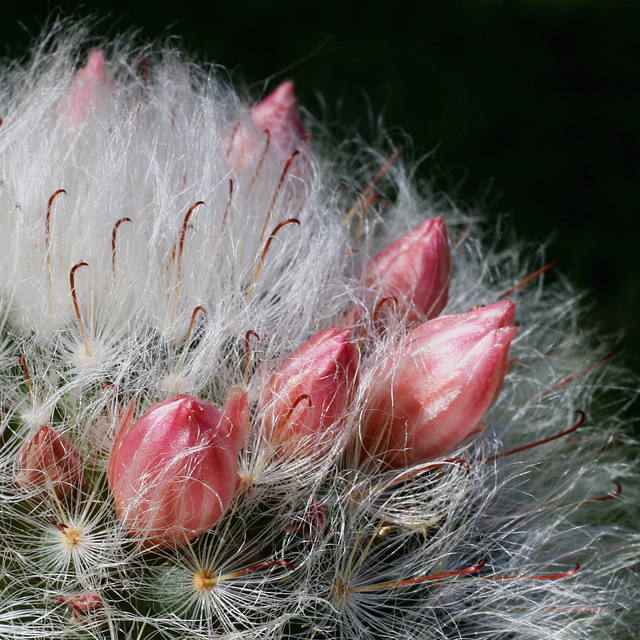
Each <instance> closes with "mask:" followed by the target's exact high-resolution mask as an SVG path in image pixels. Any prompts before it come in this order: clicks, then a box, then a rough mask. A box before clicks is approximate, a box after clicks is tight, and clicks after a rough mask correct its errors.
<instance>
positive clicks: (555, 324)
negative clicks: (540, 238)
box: [0, 23, 637, 640]
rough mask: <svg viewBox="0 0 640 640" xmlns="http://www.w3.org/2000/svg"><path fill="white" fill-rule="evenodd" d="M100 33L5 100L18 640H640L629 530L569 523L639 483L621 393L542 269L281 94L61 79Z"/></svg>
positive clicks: (0, 415) (13, 622)
mask: <svg viewBox="0 0 640 640" xmlns="http://www.w3.org/2000/svg"><path fill="white" fill-rule="evenodd" d="M83 28H84V27H83V25H78V24H77V23H71V29H67V30H65V27H64V26H63V25H62V26H59V27H57V29H56V30H54V32H53V35H52V36H50V37H49V38H45V39H44V40H43V42H42V43H41V44H40V45H39V47H40V48H39V49H37V50H36V53H35V55H34V62H33V63H32V67H31V68H30V70H29V71H28V74H29V76H28V77H29V79H30V81H29V82H28V83H24V82H23V80H24V77H25V73H26V72H19V71H17V67H11V68H10V69H9V70H7V71H6V72H5V74H4V75H3V76H2V82H0V86H2V87H4V86H7V87H9V89H7V91H6V95H5V90H4V89H2V92H0V227H2V229H3V233H4V235H3V241H4V242H5V250H4V251H3V252H2V253H1V254H0V276H1V277H0V301H1V303H2V304H3V305H4V308H3V313H2V314H0V317H1V318H2V320H0V334H1V335H0V362H2V363H3V367H0V427H1V429H0V437H1V439H2V444H3V447H2V449H1V450H0V496H1V498H2V509H0V529H2V531H3V541H2V544H3V546H2V552H1V553H0V563H1V565H0V591H1V592H2V594H3V598H2V600H0V637H2V638H5V637H6V638H8V639H10V640H17V639H18V638H21V639H24V638H35V637H47V638H70V637H91V638H95V639H98V640H134V639H136V640H156V639H159V638H163V639H165V640H173V639H181V640H182V639H184V638H190V639H191V638H196V639H198V640H212V639H215V640H235V639H236V638H243V639H248V640H263V639H267V638H299V639H300V640H303V639H304V638H309V639H311V638H316V639H318V640H319V639H321V638H325V639H328V638H341V639H344V640H350V639H352V638H354V639H355V638H357V639H358V640H378V639H380V638H409V637H411V638H416V640H448V639H450V638H451V639H453V638H459V637H461V636H464V637H474V638H478V640H482V639H485V640H488V639H489V638H497V637H507V636H508V637H512V636H513V637H515V635H517V634H518V633H520V631H521V630H522V632H523V634H524V635H526V637H528V638H532V639H533V638H540V639H542V638H550V637H559V635H562V637H563V638H564V637H567V638H568V639H570V640H579V639H582V638H585V637H593V636H594V635H595V634H597V633H600V632H601V630H602V629H605V628H606V629H607V633H609V632H610V635H611V637H614V635H615V634H617V633H618V631H625V630H629V629H631V628H632V625H630V624H629V620H631V619H632V617H633V616H627V615H626V613H625V615H623V614H622V613H619V612H621V611H625V612H626V611H627V609H628V610H629V611H631V610H632V607H633V599H634V597H635V592H634V590H633V588H632V586H631V585H632V584H633V578H632V577H631V572H630V571H629V567H630V566H631V565H632V564H633V562H632V558H633V553H634V552H635V551H637V534H634V533H633V532H632V525H631V526H629V527H627V528H625V526H623V525H622V524H618V525H616V527H607V526H606V525H602V524H597V525H596V526H594V527H591V526H590V525H588V524H585V522H584V517H583V516H582V514H583V513H586V514H587V515H588V516H593V517H594V518H597V517H598V514H599V513H600V512H599V510H600V509H602V507H601V505H602V503H604V502H605V501H609V500H611V499H612V498H614V497H615V498H618V497H619V496H620V497H621V499H624V495H621V494H622V480H624V484H625V486H627V485H629V486H631V487H634V486H636V485H637V474H636V473H635V472H634V470H633V468H632V465H631V464H624V463H622V462H620V459H619V457H617V456H619V455H620V454H619V453H618V452H615V451H613V452H609V451H608V450H607V447H606V445H607V444H609V445H614V444H616V443H617V442H618V441H621V442H622V441H623V439H622V436H621V435H619V434H620V433H621V430H620V424H619V422H620V420H619V418H618V415H617V414H615V412H614V415H613V417H612V418H611V419H610V420H609V421H608V422H606V425H607V427H606V432H607V434H606V442H604V441H603V439H604V438H605V436H603V435H602V433H601V431H600V430H599V429H596V428H595V427H594V426H593V425H592V424H591V422H592V421H588V419H587V416H586V415H585V412H586V410H587V409H588V407H589V404H590V403H591V402H592V400H593V398H594V397H597V392H598V391H599V390H600V389H601V388H604V387H605V386H606V384H610V390H611V389H615V390H617V389H618V388H619V387H620V385H619V384H618V382H617V380H616V379H615V378H614V377H610V376H612V375H613V374H610V373H609V371H608V368H607V367H606V366H605V365H606V364H608V362H609V360H608V357H604V358H603V357H602V355H601V354H600V352H599V351H598V350H597V349H596V350H595V351H594V350H593V348H592V347H591V346H590V345H586V346H585V345H583V344H582V343H581V341H580V339H579V337H578V336H577V335H575V330H574V327H575V325H576V324H577V317H578V307H577V305H576V304H575V301H574V300H573V299H572V298H571V296H570V295H569V292H568V291H559V290H558V289H557V288H553V287H552V288H551V289H548V288H547V287H546V285H545V287H543V286H542V285H543V279H542V277H541V276H542V274H543V273H544V272H545V271H546V270H547V269H548V266H545V267H543V268H542V269H538V271H535V272H534V273H533V274H531V271H532V270H531V269H530V268H529V267H528V266H526V267H522V268H519V267H518V268H515V267H514V262H513V261H514V255H515V252H514V251H513V250H512V249H507V250H505V252H504V253H500V252H497V251H496V250H494V251H493V252H486V251H484V250H483V249H482V243H481V241H480V238H481V237H482V234H481V232H480V231H479V230H478V229H477V228H476V227H475V225H474V224H473V223H472V222H470V221H469V220H468V219H467V218H466V217H464V216H462V215H461V214H460V213H459V212H458V211H457V210H448V209H445V208H444V207H443V205H442V202H440V203H439V204H437V205H436V204H434V203H432V202H430V201H428V200H427V199H424V198H421V197H420V196H417V195H416V192H415V189H414V188H413V187H412V186H411V184H410V179H409V177H408V174H410V173H411V172H408V173H407V172H406V171H405V170H404V168H403V166H402V162H401V160H400V159H399V158H398V156H397V154H396V153H394V152H391V154H390V158H389V160H388V161H387V162H386V164H384V165H383V166H382V168H381V167H380V165H379V164H372V165H371V166H369V165H363V166H361V167H359V169H358V172H357V175H358V176H359V177H358V178H357V179H354V177H353V175H352V169H353V167H352V166H351V161H350V162H349V163H347V165H348V166H347V167H345V168H339V167H338V164H337V163H338V159H337V158H332V159H325V158H323V157H322V156H321V155H319V154H318V153H317V152H316V151H315V146H316V145H315V142H316V141H315V140H312V138H311V136H310V134H309V132H308V129H307V128H306V127H305V125H304V124H303V117H302V116H301V114H300V112H299V109H298V105H297V102H296V99H295V96H294V87H293V83H292V82H290V81H286V82H284V83H282V84H281V85H280V86H278V87H277V88H276V89H275V90H274V91H273V92H272V93H271V94H270V95H268V96H267V97H266V98H264V99H263V100H262V101H260V102H258V103H257V104H255V105H253V106H247V105H242V104H240V99H239V98H238V96H237V95H236V94H234V93H233V92H232V91H231V90H230V89H229V88H228V87H227V86H226V85H225V84H224V83H223V82H219V81H218V80H217V79H216V78H215V77H214V76H212V75H210V74H202V75H200V74H198V73H197V72H196V71H194V69H193V68H192V67H188V66H185V65H184V64H183V63H182V62H181V61H180V60H179V59H178V58H177V57H175V55H174V54H172V53H170V52H163V56H161V57H160V58H158V59H156V58H153V57H149V58H146V57H144V56H143V55H142V54H140V55H136V54H134V53H132V52H131V49H130V47H129V46H125V44H124V43H115V45H114V46H113V47H111V46H110V47H108V48H105V49H104V51H107V50H108V51H114V52H115V55H114V57H113V59H110V58H108V57H107V55H106V54H105V53H104V51H103V50H101V49H98V50H93V51H91V52H89V54H88V59H87V61H86V63H85V64H84V66H81V67H80V68H79V69H77V70H75V71H74V69H76V66H75V64H76V62H75V58H72V57H71V52H73V51H76V50H77V48H78V47H80V49H82V48H83V47H85V46H86V43H87V42H93V41H91V40H86V39H85V38H84V36H82V30H83ZM79 34H80V35H79ZM58 39H61V40H60V44H59V45H56V42H57V41H58ZM45 54H46V55H45ZM147 55H148V52H147ZM317 146H320V147H322V144H320V145H317ZM346 148H347V147H346V146H345V147H344V149H346ZM344 149H343V152H344ZM338 155H340V154H338ZM374 155H375V157H376V158H379V157H380V154H379V153H377V154H369V153H368V152H365V150H364V149H363V148H362V147H358V148H357V149H356V154H355V157H356V158H364V157H373V156H374ZM354 162H355V161H354ZM394 163H395V164H394ZM362 176H365V179H364V180H363V179H362ZM356 182H358V187H357V188H355V189H353V190H351V191H348V192H345V185H350V184H351V185H353V184H356ZM397 193H401V194H403V195H402V197H398V198H395V194H397ZM52 194H53V195H52ZM407 198H408V199H409V200H410V202H409V203H408V204H409V206H407ZM443 201H444V200H443ZM382 202H384V205H382ZM194 203H195V204H194ZM354 203H355V204H354ZM416 211H421V212H422V213H421V215H420V216H417V215H416V214H415V212H416ZM185 212H186V214H185ZM110 216H113V219H110ZM124 223H126V224H124ZM292 223H295V224H292ZM391 229H394V230H396V231H394V232H391V231H390V230H391ZM400 229H402V230H404V231H406V232H405V233H404V235H402V232H401V231H398V230H400ZM398 236H399V237H398ZM450 238H452V240H451V241H450ZM496 246H499V243H496ZM371 247H379V248H380V250H379V251H377V252H376V250H371ZM81 268H82V269H81ZM527 274H529V275H527ZM532 280H535V281H536V283H537V285H536V286H532V285H531V284H530V283H531V282H532ZM547 291H550V293H547ZM516 309H517V315H518V321H517V322H518V326H516ZM516 334H517V338H516ZM596 383H597V384H596ZM610 406H611V399H610V397H609V396H607V408H609V407H610ZM575 411H580V415H581V418H580V420H578V421H577V422H576V420H575V418H574V413H575ZM599 415H603V412H601V413H600V414H599ZM603 419H604V418H603ZM567 422H570V423H571V424H573V426H572V427H571V428H570V429H566V424H567ZM574 423H575V424H574ZM583 425H584V426H583ZM578 428H581V429H582V430H581V432H580V434H579V436H575V437H574V436H572V434H573V433H574V431H576V429H578ZM612 434H614V435H615V437H613V436H612ZM624 442H625V444H630V440H624ZM612 470H615V478H611V480H613V482H614V486H615V487H616V490H615V492H612V491H611V490H610V488H609V487H610V482H609V479H610V477H611V476H612V474H613V471H612ZM603 485H604V486H606V487H607V489H603V488H602V486H603ZM607 492H608V493H607ZM607 504H608V505H610V506H611V505H615V504H616V503H615V502H613V503H612V502H607ZM614 508H615V506H614ZM620 512H623V510H620ZM576 514H580V518H583V519H582V520H580V526H581V531H582V534H583V535H582V537H580V539H579V540H578V539H577V538H576V536H575V533H576V531H577V528H576V527H577V524H576V523H577V522H578V517H577V516H576ZM634 536H635V537H634ZM596 550H597V553H596ZM634 550H635V551H634ZM585 560H588V562H586V563H585V567H584V568H580V569H579V566H578V564H579V563H580V562H584V561H585ZM614 575H615V576H616V577H615V579H614V578H612V576H614ZM524 635H523V637H524Z"/></svg>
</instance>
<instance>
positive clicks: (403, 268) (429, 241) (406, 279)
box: [349, 216, 451, 324]
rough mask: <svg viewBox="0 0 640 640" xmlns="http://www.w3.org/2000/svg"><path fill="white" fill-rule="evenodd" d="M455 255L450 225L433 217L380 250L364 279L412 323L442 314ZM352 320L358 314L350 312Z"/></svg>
mask: <svg viewBox="0 0 640 640" xmlns="http://www.w3.org/2000/svg"><path fill="white" fill-rule="evenodd" d="M450 275H451V258H450V253H449V241H448V238H447V227H446V225H445V223H444V221H443V219H442V216H439V217H438V218H431V219H429V220H426V221H425V222H423V223H422V224H420V225H419V226H417V227H416V228H415V229H413V230H411V231H409V233H406V234H405V235H403V236H402V237H400V238H398V239H397V240H395V241H394V242H392V243H391V244H389V245H388V246H386V247H385V248H384V249H383V250H382V251H380V252H379V253H378V254H376V255H375V256H374V257H373V259H372V260H371V261H370V262H369V263H368V264H367V265H366V267H365V268H364V270H363V272H362V273H361V275H360V279H361V280H362V281H363V282H364V283H365V284H367V285H368V286H370V287H372V288H373V289H375V290H377V291H379V292H380V293H381V294H382V295H383V296H384V297H387V298H390V299H392V300H393V306H394V307H395V313H396V314H397V315H399V316H401V317H404V318H405V319H406V322H407V323H408V324H413V323H414V322H416V321H418V320H422V321H424V320H430V319H431V318H436V317H437V316H439V315H440V313H441V312H442V310H443V309H444V307H445V306H446V304H447V297H448V295H449V277H450ZM349 319H350V321H356V320H357V315H353V313H352V314H350V316H349Z"/></svg>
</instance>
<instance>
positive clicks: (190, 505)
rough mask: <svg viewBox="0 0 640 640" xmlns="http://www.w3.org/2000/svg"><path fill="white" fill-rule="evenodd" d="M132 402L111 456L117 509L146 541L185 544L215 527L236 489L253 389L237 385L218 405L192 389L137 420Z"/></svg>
mask: <svg viewBox="0 0 640 640" xmlns="http://www.w3.org/2000/svg"><path fill="white" fill-rule="evenodd" d="M132 416H133V402H131V404H130V405H129V409H128V411H127V415H126V416H125V418H124V420H123V422H122V426H121V427H120V430H119V433H118V435H117V436H116V440H115V443H114V446H113V450H112V452H111V458H110V460H109V468H108V472H107V475H108V479H109V487H110V489H111V493H112V494H113V499H114V502H115V507H116V512H117V514H118V517H119V518H120V521H121V522H122V524H123V525H124V526H125V528H126V529H127V531H128V532H129V534H130V535H131V537H133V538H135V539H136V540H137V541H138V542H139V543H140V544H141V545H142V546H144V547H155V548H160V549H162V548H169V547H180V546H182V545H184V544H185V543H186V542H187V540H192V539H193V538H195V537H196V536H198V535H200V534H202V533H204V532H205V531H207V530H209V529H210V528H211V527H212V526H213V525H214V524H215V523H216V522H217V521H218V520H219V519H220V518H221V517H222V515H223V514H224V512H225V511H226V509H227V507H228V506H229V504H230V502H231V500H232V499H233V497H234V495H235V493H236V488H237V456H238V452H239V450H240V448H241V447H242V446H243V444H244V440H245V437H246V434H247V432H248V430H249V406H248V402H247V395H246V393H245V392H244V391H242V390H241V389H232V390H231V391H230V392H229V396H228V398H227V401H226V403H225V405H224V407H223V409H222V411H220V410H219V409H217V408H216V407H214V406H213V405H212V404H210V403H208V402H205V401H204V400H200V399H198V398H194V397H193V396H188V395H179V396H177V397H176V398H173V399H171V400H167V401H166V402H161V403H160V404H156V405H154V406H152V407H151V408H150V409H149V410H148V411H147V412H146V413H145V414H144V415H143V416H142V417H141V418H139V419H138V420H137V421H136V422H135V423H134V424H133V425H132V424H131V421H132Z"/></svg>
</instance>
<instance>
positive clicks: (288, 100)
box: [230, 80, 309, 169]
mask: <svg viewBox="0 0 640 640" xmlns="http://www.w3.org/2000/svg"><path fill="white" fill-rule="evenodd" d="M249 115H250V117H251V120H252V122H253V124H254V126H255V127H256V129H257V130H258V131H259V132H260V134H261V136H260V138H257V136H255V135H252V134H251V132H250V128H249V127H248V126H247V125H246V124H241V125H240V126H239V127H238V129H237V131H235V133H234V136H233V141H232V145H230V146H231V148H230V158H231V160H232V162H233V164H234V166H235V167H236V168H237V169H240V168H243V167H245V166H247V165H248V164H250V163H251V162H259V158H260V157H261V156H262V154H263V153H264V150H265V145H266V146H267V148H269V149H271V151H272V152H273V153H274V154H275V155H276V157H277V158H279V159H280V160H281V161H282V163H286V162H287V161H288V160H289V158H291V156H292V154H293V153H294V152H295V151H302V150H304V147H305V146H306V145H307V143H308V142H309V134H308V133H307V131H306V129H305V128H304V125H303V124H302V120H300V115H299V113H298V103H297V101H296V98H295V95H294V93H293V82H291V81H290V80H287V81H285V82H283V83H282V84H280V85H279V86H278V87H277V88H276V89H275V90H274V91H273V92H272V93H270V94H269V95H268V96H267V97H266V98H265V99H264V100H262V101H261V102H259V103H258V104H257V105H256V106H255V107H254V108H253V109H252V110H251V112H250V113H249ZM299 165H300V160H299V159H298V160H297V161H296V166H299Z"/></svg>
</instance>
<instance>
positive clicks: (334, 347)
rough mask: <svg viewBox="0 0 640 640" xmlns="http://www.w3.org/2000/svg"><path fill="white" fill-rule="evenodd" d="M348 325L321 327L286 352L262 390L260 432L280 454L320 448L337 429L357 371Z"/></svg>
mask: <svg viewBox="0 0 640 640" xmlns="http://www.w3.org/2000/svg"><path fill="white" fill-rule="evenodd" d="M349 334H350V332H349V330H345V331H341V332H338V331H337V330H336V329H333V328H331V329H325V330H324V331H321V332H320V333H318V334H316V335H315V336H314V337H313V338H311V339H310V340H308V341H307V342H305V343H304V344H303V345H302V346H301V347H300V348H299V349H297V350H296V351H295V352H294V353H292V354H291V355H290V356H289V357H288V358H287V359H286V360H285V361H284V362H283V363H282V365H281V366H280V368H279V369H278V371H276V373H274V374H273V376H272V377H271V379H270V380H269V382H268V383H267V385H266V387H265V390H264V392H263V395H262V401H261V407H262V412H263V420H262V430H263V435H264V438H265V439H266V440H267V441H268V442H269V443H270V444H271V445H272V446H273V447H274V448H276V450H277V451H278V452H279V453H281V454H290V453H297V454H300V453H313V452H324V451H326V450H327V449H330V448H331V446H332V444H333V443H334V442H335V439H336V438H337V437H338V435H339V434H340V429H341V426H342V424H341V417H342V415H343V413H344V410H345V408H346V407H347V405H348V404H349V402H350V401H351V398H352V396H353V391H354V388H355V386H356V384H357V377H358V352H357V350H356V348H355V347H354V346H353V345H352V344H351V342H349Z"/></svg>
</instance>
